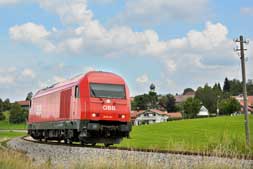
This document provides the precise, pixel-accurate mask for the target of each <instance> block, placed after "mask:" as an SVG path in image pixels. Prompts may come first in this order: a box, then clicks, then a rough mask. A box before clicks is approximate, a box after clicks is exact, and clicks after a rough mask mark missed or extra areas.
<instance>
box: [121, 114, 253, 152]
mask: <svg viewBox="0 0 253 169" xmlns="http://www.w3.org/2000/svg"><path fill="white" fill-rule="evenodd" d="M250 128H251V133H252V132H253V116H252V115H251V116H250ZM251 145H253V134H251ZM118 146H119V147H129V148H145V149H153V150H172V151H190V152H201V153H203V152H206V153H212V154H216V155H220V154H222V155H226V154H229V155H233V156H237V155H250V156H253V147H252V146H251V147H247V146H246V144H245V132H244V116H243V115H241V116H235V117H234V116H233V117H230V116H225V117H214V118H200V119H191V120H180V121H169V122H167V123H158V124H152V125H142V126H134V127H133V130H132V132H131V136H130V139H124V140H123V142H122V143H121V144H120V145H118Z"/></svg>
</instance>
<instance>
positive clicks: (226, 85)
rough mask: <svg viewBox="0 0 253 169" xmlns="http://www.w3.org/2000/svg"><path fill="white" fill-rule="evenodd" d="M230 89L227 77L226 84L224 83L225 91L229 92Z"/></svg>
mask: <svg viewBox="0 0 253 169" xmlns="http://www.w3.org/2000/svg"><path fill="white" fill-rule="evenodd" d="M229 91H230V83H229V80H228V78H227V77H226V78H225V81H224V85H223V92H229Z"/></svg>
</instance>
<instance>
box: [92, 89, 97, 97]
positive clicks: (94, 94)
mask: <svg viewBox="0 0 253 169" xmlns="http://www.w3.org/2000/svg"><path fill="white" fill-rule="evenodd" d="M91 93H92V94H93V96H94V97H97V96H96V93H95V91H94V90H93V89H92V88H91Z"/></svg>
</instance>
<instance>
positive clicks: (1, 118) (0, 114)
mask: <svg viewBox="0 0 253 169" xmlns="http://www.w3.org/2000/svg"><path fill="white" fill-rule="evenodd" d="M4 119H5V116H4V114H3V112H0V120H4Z"/></svg>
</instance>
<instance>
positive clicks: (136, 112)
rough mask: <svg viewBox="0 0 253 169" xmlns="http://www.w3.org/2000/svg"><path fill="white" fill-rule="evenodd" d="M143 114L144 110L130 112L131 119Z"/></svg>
mask: <svg viewBox="0 0 253 169" xmlns="http://www.w3.org/2000/svg"><path fill="white" fill-rule="evenodd" d="M143 112H145V110H138V111H131V118H132V119H135V118H136V117H137V116H138V115H140V114H142V113H143Z"/></svg>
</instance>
